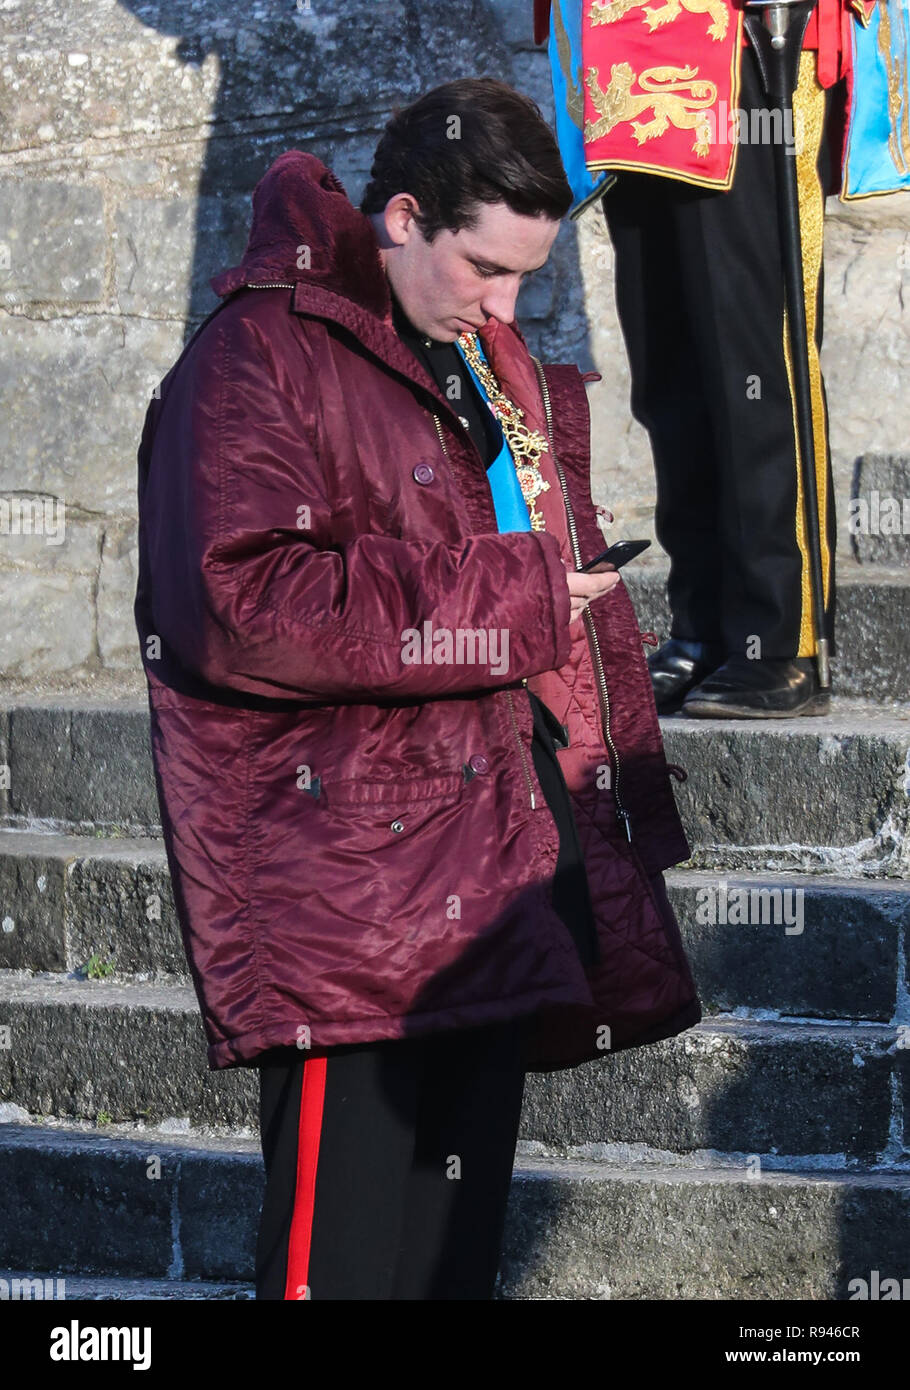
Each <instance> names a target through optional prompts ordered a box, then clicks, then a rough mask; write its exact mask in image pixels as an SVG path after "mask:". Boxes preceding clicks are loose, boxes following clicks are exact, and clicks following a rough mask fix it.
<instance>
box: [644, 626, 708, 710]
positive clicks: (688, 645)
mask: <svg viewBox="0 0 910 1390" xmlns="http://www.w3.org/2000/svg"><path fill="white" fill-rule="evenodd" d="M723 659H724V649H723V647H721V646H717V645H715V644H713V643H710V642H685V641H683V639H682V638H681V637H671V638H670V640H669V642H664V644H663V646H662V647H661V648H660V649H659V651H656V652H652V654H651V655H650V656H649V657H648V670H649V671H650V673H651V686H652V688H653V690H654V702H655V704H656V705H657V712H658V714H671V713H672V712H673V711H674V710H678V709H679V707H680V705H681V704H682V702H683V698H684V696H685V695H686V694H687V693H688V692H689V691H690V690H691V689H692V687H693V686H694V685H697V684H698V682H699V681H700V680H702V679H703V678H704V677H705V676H707V675H709V674H710V672H711V671H713V670H715V669H716V668H717V667H718V666H719V665H720V663H721V662H722V661H723Z"/></svg>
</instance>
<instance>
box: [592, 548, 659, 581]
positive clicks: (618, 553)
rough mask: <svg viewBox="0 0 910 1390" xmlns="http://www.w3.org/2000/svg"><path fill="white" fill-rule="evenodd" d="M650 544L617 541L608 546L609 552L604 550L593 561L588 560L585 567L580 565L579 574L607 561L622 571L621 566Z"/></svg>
mask: <svg viewBox="0 0 910 1390" xmlns="http://www.w3.org/2000/svg"><path fill="white" fill-rule="evenodd" d="M650 544H651V542H650V541H617V542H616V544H615V545H611V546H610V548H609V550H604V551H603V552H602V553H601V554H600V555H597V556H595V558H594V559H593V560H589V561H588V563H587V564H586V565H582V567H581V570H580V571H579V572H580V573H581V574H587V572H588V570H592V569H593V568H594V566H595V565H602V564H604V563H605V562H606V561H609V563H610V564H611V565H614V566H615V567H616V569H622V567H623V565H626V564H628V562H629V561H630V560H634V559H635V556H636V555H640V554H641V552H642V551H643V550H647V548H648V546H649V545H650Z"/></svg>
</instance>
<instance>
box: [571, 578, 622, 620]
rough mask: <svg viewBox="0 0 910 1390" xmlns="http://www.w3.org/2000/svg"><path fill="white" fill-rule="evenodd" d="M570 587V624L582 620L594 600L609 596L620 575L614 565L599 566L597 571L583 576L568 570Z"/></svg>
mask: <svg viewBox="0 0 910 1390" xmlns="http://www.w3.org/2000/svg"><path fill="white" fill-rule="evenodd" d="M566 581H567V583H568V585H569V600H570V602H571V604H572V615H571V618H570V620H569V621H570V622H573V623H574V622H575V620H576V618H580V617H581V615H582V613H583V612H584V610H585V609H586V608H587V606H588V604H589V603H590V602H591V600H592V599H595V598H601V597H602V596H603V595H604V594H608V593H609V592H610V590H611V589H613V588H615V587H616V585H617V584H618V583H619V573H618V571H617V570H615V569H614V568H613V566H612V565H598V567H597V569H596V570H589V571H588V573H587V574H581V573H579V571H578V570H566Z"/></svg>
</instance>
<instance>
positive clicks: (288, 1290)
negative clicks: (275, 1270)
mask: <svg viewBox="0 0 910 1390" xmlns="http://www.w3.org/2000/svg"><path fill="white" fill-rule="evenodd" d="M327 1061H328V1058H327V1057H309V1058H308V1059H307V1060H306V1062H304V1064H303V1069H302V1070H303V1080H302V1082H301V1091H300V1120H299V1122H298V1125H297V1181H296V1185H295V1187H294V1215H293V1217H292V1218H291V1233H290V1237H289V1239H288V1271H287V1279H286V1281H285V1286H284V1296H285V1298H286V1299H288V1298H294V1299H298V1298H306V1297H307V1296H308V1289H307V1276H308V1274H309V1267H310V1244H311V1242H312V1238H313V1208H314V1203H315V1196H316V1165H317V1164H318V1162H319V1139H320V1136H321V1133H322V1109H323V1102H324V1100H325V1073H326V1063H327Z"/></svg>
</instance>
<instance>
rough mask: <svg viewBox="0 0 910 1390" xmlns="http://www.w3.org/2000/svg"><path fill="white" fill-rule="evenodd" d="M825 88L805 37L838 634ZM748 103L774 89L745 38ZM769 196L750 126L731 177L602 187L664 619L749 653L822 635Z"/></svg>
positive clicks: (819, 445) (629, 179) (819, 392)
mask: <svg viewBox="0 0 910 1390" xmlns="http://www.w3.org/2000/svg"><path fill="white" fill-rule="evenodd" d="M831 100H832V97H831V93H827V94H826V93H825V92H823V91H822V89H821V88H820V87H819V86H818V84H817V81H816V79H815V55H814V54H809V53H805V54H804V55H803V66H802V69H801V77H800V86H799V88H798V91H797V96H796V99H795V102H794V109H795V112H796V113H797V114H796V120H797V122H798V121H799V120H800V119H802V121H803V122H804V124H803V142H804V144H803V151H802V153H800V154H797V155H796V156H795V158H796V164H797V172H798V176H799V183H800V220H801V234H802V241H803V259H804V269H805V277H806V284H805V289H806V305H807V312H808V315H809V335H810V349H812V353H811V355H812V358H813V360H812V362H811V364H810V365H811V368H812V378H813V415H814V424H815V454H816V457H815V472H816V478H817V484H818V490H819V512H820V519H821V523H822V525H821V529H822V538H823V549H822V560H823V574H824V587H825V599H826V617H827V634H828V637H829V640H830V641H832V642H833V637H834V631H833V624H834V549H835V542H836V530H835V515H834V498H833V483H832V477H831V462H830V454H829V450H828V437H827V412H826V402H825V394H824V384H823V381H822V378H821V372H820V368H819V365H818V359H817V350H818V349H819V348H820V347H821V340H822V234H823V217H824V191H823V190H824V189H825V188H826V187H827V186H828V177H829V176H828V168H827V161H828V158H829V148H828V141H827V134H826V130H827V124H828V119H827V118H828V108H829V107H830V104H831ZM740 106H741V108H743V109H744V110H745V111H747V112H749V113H751V112H752V111H756V112H757V111H759V110H761V109H762V108H764V107H765V106H766V101H765V99H764V97H763V95H762V91H761V86H760V80H759V75H758V67H757V64H756V61H755V57H754V55H753V53H752V50H751V48H747V49H746V50H745V51H744V53H743V59H742V91H741V96H740ZM749 119H750V128H751V130H753V131H755V132H760V129H761V127H760V125H759V123H758V122H757V121H756V120H755V118H753V117H752V116H751V114H750V118H749ZM767 128H770V127H766V129H767ZM796 131H797V133H798V132H799V126H798V124H797V125H796ZM776 207H777V204H776V194H775V173H774V151H773V147H772V145H771V144H770V143H740V146H739V149H738V151H737V164H736V169H735V173H734V179H733V186H732V188H731V189H730V190H729V191H727V192H715V191H712V190H706V189H700V188H696V187H694V186H690V185H688V184H685V183H682V182H680V181H679V180H675V179H671V178H666V177H662V176H658V175H653V174H638V173H626V172H620V173H619V175H618V179H617V182H616V184H615V185H614V187H613V188H612V189H611V190H610V191H609V192H608V193H607V194H606V195H605V197H604V200H603V208H604V215H605V217H606V221H607V225H608V227H609V231H610V237H611V240H612V242H613V246H614V249H615V266H616V300H617V309H618V313H619V319H620V323H621V326H622V331H623V335H624V338H625V342H626V347H627V350H628V354H629V362H630V367H631V376H632V412H633V414H634V415H635V417H636V419H637V420H639V421H640V422H641V424H643V425H644V426H645V428H646V429H647V431H648V434H649V436H650V440H651V447H652V451H653V455H654V466H655V471H656V482H657V508H656V516H655V530H656V533H657V537H658V540H659V541H660V543H661V545H662V546H663V547H664V549H665V550H666V552H667V554H668V556H669V559H670V577H669V600H670V607H671V611H672V627H671V636H674V637H680V638H686V639H688V640H690V641H704V642H716V643H720V644H722V645H723V646H724V648H725V649H726V651H727V653H728V654H731V655H732V654H733V653H738V654H741V655H746V656H751V657H752V658H755V657H763V658H791V657H795V656H811V655H813V654H814V652H815V650H816V643H815V638H814V634H813V631H812V620H811V603H812V597H811V596H812V590H811V581H810V573H809V564H808V558H807V551H806V543H805V536H804V533H803V521H802V505H801V483H800V480H799V472H798V457H799V454H798V443H797V440H796V434H795V426H794V410H793V397H792V392H791V385H790V372H789V369H788V361H787V358H788V353H789V343H788V341H787V340H786V339H785V319H784V280H783V269H782V262H781V255H780V243H779V234H778V226H777V213H776ZM813 329H814V335H813ZM813 342H814V348H813ZM756 638H757V639H758V642H757V643H756V640H755V639H756Z"/></svg>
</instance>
